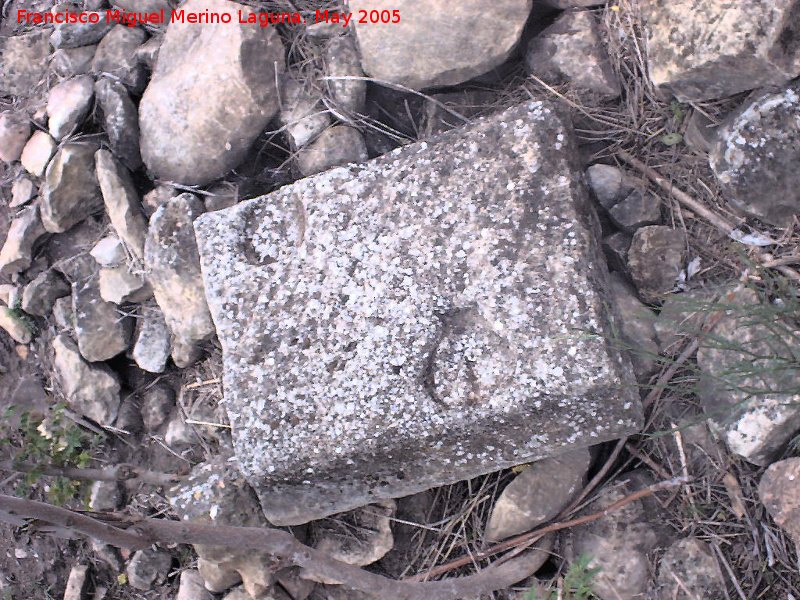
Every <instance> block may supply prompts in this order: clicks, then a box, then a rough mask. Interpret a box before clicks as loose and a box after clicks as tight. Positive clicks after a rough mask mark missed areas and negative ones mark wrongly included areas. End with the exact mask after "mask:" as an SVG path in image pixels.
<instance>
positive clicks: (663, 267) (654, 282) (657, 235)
mask: <svg viewBox="0 0 800 600" xmlns="http://www.w3.org/2000/svg"><path fill="white" fill-rule="evenodd" d="M685 253H686V236H685V235H684V233H683V231H680V230H678V229H672V228H671V227H667V226H664V225H649V226H647V227H641V228H639V229H637V230H636V233H634V234H633V240H632V241H631V247H630V249H629V250H628V270H629V271H630V274H631V278H632V279H633V283H635V284H636V288H637V289H638V290H639V295H640V296H641V297H642V300H644V301H645V302H658V301H659V300H660V299H661V298H662V297H663V296H664V295H665V294H667V293H668V292H670V291H671V290H672V289H673V288H674V287H675V283H676V281H677V279H678V275H679V274H680V272H681V269H683V266H684V256H685Z"/></svg>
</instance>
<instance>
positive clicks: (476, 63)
mask: <svg viewBox="0 0 800 600" xmlns="http://www.w3.org/2000/svg"><path fill="white" fill-rule="evenodd" d="M532 4H533V2H532V0H497V1H496V2H494V3H492V11H491V18H487V12H486V3H485V2H484V0H463V1H462V2H458V3H456V4H453V3H452V2H446V1H445V0H350V3H349V6H350V10H351V11H352V13H353V14H354V15H358V11H361V10H363V11H366V12H367V13H368V14H369V13H370V11H378V12H379V13H380V11H389V13H391V12H392V11H397V12H398V13H399V14H400V21H399V23H391V22H390V23H366V24H358V23H357V24H356V25H355V29H356V36H357V37H358V45H359V48H360V49H361V66H362V68H363V69H364V72H366V74H367V75H369V76H370V77H374V78H376V79H381V80H385V81H389V82H392V83H399V84H400V85H403V86H405V87H409V88H412V89H415V90H419V89H422V88H427V87H435V86H446V85H455V84H458V83H462V82H464V81H467V80H469V79H472V78H473V77H476V76H478V75H482V74H484V73H486V72H487V71H490V70H491V69H493V68H494V67H496V66H498V65H499V64H501V63H503V62H504V61H505V60H506V59H507V58H508V57H509V56H510V54H511V52H512V50H513V49H514V48H515V46H516V45H517V42H518V41H519V38H520V35H521V34H522V29H523V27H524V26H525V23H526V22H527V20H528V16H529V15H530V12H531V6H532ZM354 20H355V19H354Z"/></svg>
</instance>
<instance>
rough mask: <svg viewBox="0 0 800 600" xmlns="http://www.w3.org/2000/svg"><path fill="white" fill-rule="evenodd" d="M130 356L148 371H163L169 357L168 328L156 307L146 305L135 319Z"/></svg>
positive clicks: (141, 367)
mask: <svg viewBox="0 0 800 600" xmlns="http://www.w3.org/2000/svg"><path fill="white" fill-rule="evenodd" d="M134 339H135V341H134V344H133V351H132V352H131V358H133V360H135V361H136V364H137V365H139V368H140V369H143V370H145V371H149V372H150V373H163V372H164V369H165V368H166V366H167V359H168V358H169V351H170V339H169V329H168V328H167V324H166V322H165V321H164V315H163V313H162V312H161V311H160V310H159V309H158V307H155V306H153V307H147V308H145V309H144V311H143V314H142V315H141V316H140V317H139V318H138V319H136V333H135V337H134Z"/></svg>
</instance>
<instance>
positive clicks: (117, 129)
mask: <svg viewBox="0 0 800 600" xmlns="http://www.w3.org/2000/svg"><path fill="white" fill-rule="evenodd" d="M94 93H95V96H96V97H97V103H98V106H99V109H100V122H101V123H102V125H103V129H104V130H105V132H106V135H108V145H109V147H110V148H111V151H112V152H113V153H114V154H115V155H116V156H117V157H118V158H119V159H120V160H121V161H122V163H123V164H124V165H125V166H126V167H128V168H129V169H131V170H133V171H135V170H136V169H138V168H139V167H141V166H142V156H141V154H140V153H139V113H138V111H137V109H136V105H135V104H134V103H133V100H131V98H130V96H129V95H128V92H127V90H126V89H125V86H124V85H122V84H121V83H119V82H116V81H112V80H111V79H108V78H106V77H101V78H100V79H98V80H97V83H95V84H94Z"/></svg>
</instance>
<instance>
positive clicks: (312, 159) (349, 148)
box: [295, 125, 369, 177]
mask: <svg viewBox="0 0 800 600" xmlns="http://www.w3.org/2000/svg"><path fill="white" fill-rule="evenodd" d="M368 158H369V156H368V155H367V146H366V144H365V143H364V136H363V135H361V132H360V131H359V130H358V129H355V128H353V127H349V126H347V125H336V126H334V127H330V128H328V129H326V130H325V131H324V132H322V134H321V135H320V136H319V137H318V138H317V139H316V140H314V142H312V143H311V144H310V145H308V146H306V147H305V148H302V149H301V150H300V151H299V152H298V153H297V154H296V155H295V162H296V164H297V169H298V170H299V171H300V173H301V174H302V175H303V177H308V176H309V175H315V174H316V173H321V172H322V171H327V170H328V169H330V168H332V167H338V166H341V165H346V164H348V163H359V162H364V161H365V160H367V159H368Z"/></svg>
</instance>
